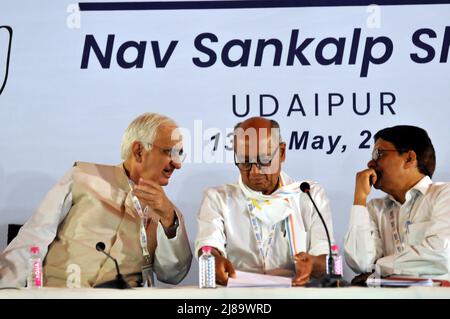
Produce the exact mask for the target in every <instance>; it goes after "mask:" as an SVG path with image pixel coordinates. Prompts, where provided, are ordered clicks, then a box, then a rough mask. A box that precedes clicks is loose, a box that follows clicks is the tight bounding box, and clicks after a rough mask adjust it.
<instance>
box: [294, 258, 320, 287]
mask: <svg viewBox="0 0 450 319" xmlns="http://www.w3.org/2000/svg"><path fill="white" fill-rule="evenodd" d="M325 260H326V255H320V256H313V255H310V254H307V253H305V252H301V253H299V254H297V255H295V256H294V261H295V278H294V280H293V281H292V286H304V285H306V284H307V283H308V282H309V279H310V277H311V276H313V277H317V278H319V277H321V276H323V275H324V274H325V272H326V266H325Z"/></svg>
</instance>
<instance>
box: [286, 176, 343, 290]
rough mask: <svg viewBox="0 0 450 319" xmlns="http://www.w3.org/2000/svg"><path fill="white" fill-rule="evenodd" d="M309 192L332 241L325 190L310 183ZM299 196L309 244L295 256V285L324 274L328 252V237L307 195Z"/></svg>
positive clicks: (330, 220)
mask: <svg viewBox="0 0 450 319" xmlns="http://www.w3.org/2000/svg"><path fill="white" fill-rule="evenodd" d="M310 194H311V197H312V198H313V199H314V201H315V203H316V205H317V208H318V209H319V211H320V213H321V214H322V217H323V219H324V221H325V223H326V224H327V228H328V232H329V235H330V240H331V242H332V243H333V242H334V239H333V223H332V218H331V208H330V201H329V200H328V197H327V195H326V193H325V190H324V189H323V187H321V186H320V185H319V184H317V183H311V191H310ZM301 196H302V197H301V201H300V205H301V207H300V211H301V212H303V214H306V215H307V217H306V218H305V219H304V220H305V230H306V232H307V234H308V237H309V243H310V245H309V247H307V252H301V253H300V254H297V255H296V256H295V263H296V275H295V278H294V280H293V284H294V285H296V286H300V285H305V284H306V283H308V281H309V279H310V277H311V276H313V277H315V278H320V277H322V276H323V275H325V273H326V263H325V259H326V255H327V254H328V252H329V246H328V239H327V235H326V231H325V228H324V226H323V223H322V221H321V220H320V217H319V215H318V214H317V211H316V210H315V208H314V205H313V204H312V202H311V200H310V199H309V198H308V197H307V195H306V194H302V195H301Z"/></svg>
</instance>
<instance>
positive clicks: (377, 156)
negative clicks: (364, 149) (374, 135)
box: [372, 148, 405, 162]
mask: <svg viewBox="0 0 450 319" xmlns="http://www.w3.org/2000/svg"><path fill="white" fill-rule="evenodd" d="M384 152H398V153H402V152H405V150H384V149H380V148H374V149H373V151H372V160H374V161H375V162H376V161H378V160H379V159H380V158H381V157H382V156H383V153H384Z"/></svg>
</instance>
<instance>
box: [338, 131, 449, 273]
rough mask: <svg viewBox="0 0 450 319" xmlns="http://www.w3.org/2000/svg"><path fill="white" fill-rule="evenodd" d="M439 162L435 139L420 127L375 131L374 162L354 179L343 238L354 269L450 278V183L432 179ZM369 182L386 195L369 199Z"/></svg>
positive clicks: (346, 252) (349, 262)
mask: <svg viewBox="0 0 450 319" xmlns="http://www.w3.org/2000/svg"><path fill="white" fill-rule="evenodd" d="M435 161H436V159H435V153H434V148H433V145H432V143H431V140H430V139H429V137H428V135H427V133H426V132H425V131H424V130H422V129H420V128H418V127H413V126H396V127H391V128H387V129H383V130H381V131H380V132H378V133H377V134H376V135H375V146H374V151H373V155H372V160H371V161H370V162H369V163H368V169H366V170H363V171H361V172H359V173H358V175H357V178H356V187H355V201H354V205H353V207H352V209H351V217H350V226H349V229H348V233H347V235H346V238H345V255H346V260H347V263H348V265H349V266H350V267H351V268H352V269H353V270H354V271H355V272H357V273H370V272H372V271H373V270H376V271H377V272H379V274H380V275H382V276H388V275H393V274H396V275H408V276H429V277H441V276H443V277H447V276H448V274H449V270H450V184H449V183H433V182H432V180H431V176H432V175H433V173H434V170H435V163H436V162H435ZM371 185H373V186H374V187H375V188H377V189H380V190H383V191H384V192H386V193H387V195H386V196H385V197H384V198H378V199H373V200H370V201H369V202H367V196H368V194H369V193H370V188H371ZM366 202H367V203H366Z"/></svg>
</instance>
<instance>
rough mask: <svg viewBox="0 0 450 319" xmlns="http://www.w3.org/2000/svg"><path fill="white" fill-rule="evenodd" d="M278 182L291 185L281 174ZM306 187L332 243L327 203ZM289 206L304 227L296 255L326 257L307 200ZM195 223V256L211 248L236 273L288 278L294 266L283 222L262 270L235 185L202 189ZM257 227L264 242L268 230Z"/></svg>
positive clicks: (317, 187)
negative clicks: (215, 250)
mask: <svg viewBox="0 0 450 319" xmlns="http://www.w3.org/2000/svg"><path fill="white" fill-rule="evenodd" d="M282 179H283V182H284V183H283V184H289V183H292V182H293V181H292V180H291V179H290V178H289V177H288V176H287V175H285V174H283V173H282ZM310 185H311V191H310V193H311V196H312V197H313V199H314V200H315V202H316V204H317V206H318V208H319V210H320V212H321V213H322V215H323V218H324V220H325V221H326V223H327V227H328V230H329V232H330V238H331V241H333V231H332V228H333V227H332V220H331V211H330V204H329V200H328V198H327V196H326V194H325V191H324V189H323V188H322V187H321V186H320V185H318V184H316V183H311V182H310ZM293 202H294V203H295V206H296V207H294V210H296V212H298V211H299V210H300V212H301V217H302V221H303V225H304V227H303V228H304V229H303V230H302V232H303V234H302V236H301V237H302V238H304V240H303V241H302V242H301V243H300V245H301V247H300V251H304V252H308V253H309V254H311V255H316V256H318V255H322V254H327V253H328V251H329V248H328V241H327V237H326V233H325V230H324V227H323V224H322V222H321V221H320V218H319V216H318V215H317V213H316V211H315V209H314V206H313V204H312V203H311V201H310V199H309V197H308V196H307V195H306V194H303V193H301V194H300V195H299V196H296V197H295V198H294V200H293ZM197 220H198V227H199V229H198V235H197V239H196V242H195V253H196V254H198V251H199V249H200V248H201V247H203V246H211V247H215V248H216V249H218V250H220V251H221V252H222V254H223V255H224V257H226V258H227V259H229V260H230V261H231V263H232V264H233V266H234V268H235V269H237V270H241V271H249V272H258V273H264V272H266V273H270V274H279V275H286V276H292V271H293V270H294V269H293V267H294V266H293V260H292V256H291V253H290V248H289V240H288V237H287V235H286V231H285V223H284V222H283V221H282V222H279V223H278V224H277V226H276V229H275V233H274V237H273V241H272V245H271V246H270V247H269V250H268V255H267V259H266V269H265V270H264V269H263V259H262V256H261V255H260V253H259V249H258V244H257V241H256V238H255V234H254V231H253V228H252V226H251V224H250V215H249V212H248V208H247V200H246V198H245V196H244V194H243V192H242V190H241V189H240V187H239V185H238V183H234V184H225V185H223V186H221V187H211V188H208V189H206V190H205V193H204V198H203V202H202V204H201V207H200V211H199V213H198V218H197ZM261 226H262V238H263V241H265V240H267V237H268V234H269V229H268V226H265V225H264V224H262V225H261Z"/></svg>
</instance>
